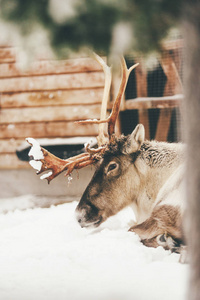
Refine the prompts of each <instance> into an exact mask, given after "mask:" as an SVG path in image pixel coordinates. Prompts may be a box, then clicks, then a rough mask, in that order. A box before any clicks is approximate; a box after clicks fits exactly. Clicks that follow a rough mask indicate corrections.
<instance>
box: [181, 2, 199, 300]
mask: <svg viewBox="0 0 200 300" xmlns="http://www.w3.org/2000/svg"><path fill="white" fill-rule="evenodd" d="M184 32H185V47H186V53H185V54H186V57H185V58H186V59H185V61H186V64H185V86H186V91H185V94H186V96H185V99H186V100H185V118H186V128H185V129H186V142H187V145H188V150H187V151H188V161H187V178H186V180H187V213H188V215H187V218H188V222H187V225H186V227H187V228H186V230H187V233H188V234H187V238H188V244H189V246H190V247H189V257H190V263H191V265H190V283H189V285H190V286H189V295H188V299H190V300H197V299H200V1H195V0H192V1H189V0H187V1H185V15H184Z"/></svg>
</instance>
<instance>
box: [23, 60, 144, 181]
mask: <svg viewBox="0 0 200 300" xmlns="http://www.w3.org/2000/svg"><path fill="white" fill-rule="evenodd" d="M94 58H95V59H96V60H97V61H98V63H99V64H100V65H101V66H102V68H103V71H104V73H105V86H104V92H103V99H102V107H101V117H100V120H86V121H79V122H78V123H79V124H88V123H91V124H99V134H98V137H97V141H98V148H96V149H91V148H90V147H89V144H87V145H86V147H85V150H86V153H82V154H79V155H76V156H73V157H70V158H68V159H66V160H63V159H60V158H58V157H56V156H55V155H53V154H51V153H50V152H48V151H47V150H46V149H44V148H42V147H40V145H39V143H38V142H37V141H36V140H34V139H32V138H27V142H28V143H29V144H30V145H31V146H32V147H31V150H30V152H29V157H30V159H31V160H30V164H31V166H32V167H33V168H35V169H36V170H37V174H41V173H43V172H46V171H48V173H45V174H43V175H42V176H41V177H40V178H41V179H47V181H48V183H49V182H50V181H51V180H52V179H53V178H55V177H56V176H58V175H59V174H60V173H62V172H63V171H67V172H66V174H65V175H66V176H67V175H70V174H71V173H72V171H73V170H74V169H81V168H84V167H86V166H88V165H91V164H93V163H94V162H95V161H96V160H97V159H99V157H101V156H102V155H103V153H104V152H105V150H106V148H107V146H108V143H109V142H111V141H112V137H113V136H114V132H115V131H114V130H115V123H116V120H117V117H118V114H119V110H120V104H121V99H122V97H123V94H124V91H125V88H126V84H127V81H128V77H129V74H130V73H131V71H132V70H133V69H134V68H135V67H136V66H137V65H138V64H135V65H133V66H132V67H131V68H129V69H127V67H126V62H125V60H124V58H123V57H121V64H122V80H121V84H120V88H119V92H118V95H117V97H116V99H115V102H114V105H113V108H112V111H111V114H110V116H109V117H108V118H107V119H106V112H107V103H108V99H109V93H110V86H111V68H110V67H108V66H107V64H106V63H105V62H104V60H103V59H102V58H101V57H99V56H98V55H97V54H94ZM105 123H108V136H109V142H108V141H107V139H106V137H105V134H104V131H105V130H104V127H105Z"/></svg>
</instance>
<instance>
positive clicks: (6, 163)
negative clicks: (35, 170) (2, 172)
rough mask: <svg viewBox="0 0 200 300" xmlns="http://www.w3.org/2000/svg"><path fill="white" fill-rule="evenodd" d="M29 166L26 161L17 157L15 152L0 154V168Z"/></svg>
mask: <svg viewBox="0 0 200 300" xmlns="http://www.w3.org/2000/svg"><path fill="white" fill-rule="evenodd" d="M20 168H21V169H22V168H23V169H24V168H31V167H30V165H29V163H28V162H25V161H21V160H19V159H18V157H17V156H16V154H14V153H13V154H0V169H20Z"/></svg>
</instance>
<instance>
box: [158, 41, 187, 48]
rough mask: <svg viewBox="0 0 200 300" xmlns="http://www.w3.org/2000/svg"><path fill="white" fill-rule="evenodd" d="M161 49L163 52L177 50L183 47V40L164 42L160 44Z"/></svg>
mask: <svg viewBox="0 0 200 300" xmlns="http://www.w3.org/2000/svg"><path fill="white" fill-rule="evenodd" d="M162 47H163V49H164V50H175V49H178V48H183V47H184V40H183V39H176V40H173V41H166V42H163V43H162Z"/></svg>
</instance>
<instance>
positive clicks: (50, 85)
mask: <svg viewBox="0 0 200 300" xmlns="http://www.w3.org/2000/svg"><path fill="white" fill-rule="evenodd" d="M103 86H104V74H103V72H102V70H101V67H100V66H99V65H98V63H97V62H95V61H94V60H93V59H90V58H76V59H69V60H62V61H58V60H52V59H40V60H38V61H36V62H34V63H33V64H32V65H31V67H30V69H29V70H27V71H22V70H20V68H19V64H18V62H17V49H16V48H14V47H0V169H16V168H26V167H27V168H28V167H29V165H28V164H27V163H26V162H22V161H20V160H19V159H18V158H17V156H16V154H15V151H16V149H17V147H18V146H19V145H21V144H22V142H23V141H24V139H25V138H26V137H29V136H30V137H33V138H36V139H38V138H49V139H53V138H57V137H59V138H67V137H76V136H95V135H96V134H97V127H96V126H90V125H89V126H87V125H86V126H79V125H77V124H74V121H76V120H80V119H88V118H91V117H92V118H98V117H99V116H100V105H101V98H102V93H103Z"/></svg>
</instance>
